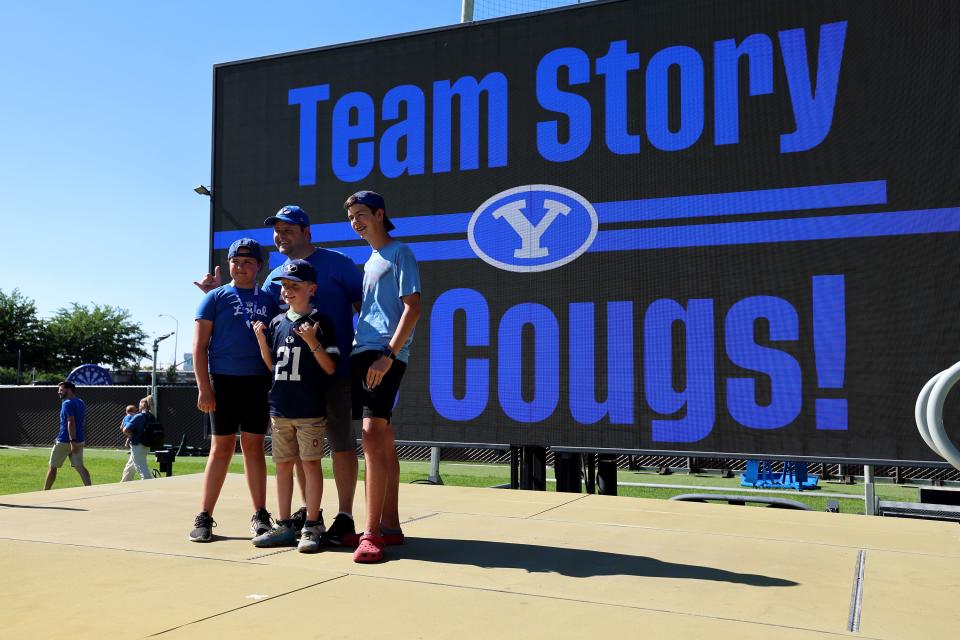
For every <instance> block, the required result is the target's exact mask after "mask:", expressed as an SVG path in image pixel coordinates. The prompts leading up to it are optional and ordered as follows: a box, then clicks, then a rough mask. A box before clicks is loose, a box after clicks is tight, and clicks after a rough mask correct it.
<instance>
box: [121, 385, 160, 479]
mask: <svg viewBox="0 0 960 640" xmlns="http://www.w3.org/2000/svg"><path fill="white" fill-rule="evenodd" d="M150 405H151V401H150V396H147V397H145V398H141V399H140V405H139V411H137V407H134V406H133V405H130V406H128V407H127V412H126V413H127V415H125V416H124V417H123V420H122V421H121V423H120V430H121V431H122V432H123V434H124V435H125V436H127V442H128V443H129V444H130V457H129V458H127V464H126V465H124V467H123V473H122V474H121V475H120V482H129V481H130V480H133V474H134V472H136V473H138V474H140V479H141V480H151V479H152V478H153V475H152V474H151V473H150V466H149V464H148V463H147V454H148V453H150V447H148V446H146V445H145V444H143V440H142V438H143V430H144V428H145V427H146V426H147V425H148V424H149V423H150V422H153V414H152V413H150V410H151V406H150Z"/></svg>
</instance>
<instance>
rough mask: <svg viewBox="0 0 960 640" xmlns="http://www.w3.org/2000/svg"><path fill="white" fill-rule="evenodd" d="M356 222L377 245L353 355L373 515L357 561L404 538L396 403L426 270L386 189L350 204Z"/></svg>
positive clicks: (361, 194)
mask: <svg viewBox="0 0 960 640" xmlns="http://www.w3.org/2000/svg"><path fill="white" fill-rule="evenodd" d="M343 208H344V209H346V210H347V219H348V220H349V221H350V224H351V226H352V227H353V230H354V231H356V232H357V234H358V235H359V236H360V237H361V238H363V239H364V240H366V241H367V243H368V244H369V245H370V248H371V249H372V251H371V253H370V258H369V259H368V260H367V262H366V264H365V265H364V266H363V302H362V304H361V306H360V317H359V320H358V321H357V333H356V335H355V336H354V339H353V350H352V353H351V356H350V377H351V381H352V398H353V417H354V418H356V419H360V418H362V419H363V456H364V460H365V461H366V493H367V522H366V526H365V527H364V533H363V535H362V536H360V541H359V545H358V546H357V549H356V551H355V552H354V554H353V560H354V562H378V561H380V560H382V559H383V549H384V546H385V545H387V544H403V531H402V530H401V529H400V514H399V510H398V499H399V491H400V460H399V458H397V448H396V439H395V433H394V427H393V425H392V424H391V421H390V419H391V417H392V415H393V405H394V402H395V401H396V398H397V392H398V391H399V390H400V381H401V380H402V379H403V373H404V371H405V370H406V367H407V359H408V358H409V356H410V343H411V342H412V341H413V333H414V328H415V327H416V324H417V320H418V319H419V318H420V272H419V270H418V268H417V261H416V258H414V256H413V252H412V251H411V250H410V248H409V247H408V246H407V245H405V244H403V243H402V242H400V241H398V240H394V239H393V238H391V237H390V231H391V230H392V229H393V228H394V227H393V223H391V222H390V220H389V218H387V212H386V205H385V204H384V201H383V198H382V197H381V196H380V194H378V193H375V192H373V191H358V192H357V193H355V194H353V195H352V196H350V197H349V198H347V201H346V202H345V203H344V204H343Z"/></svg>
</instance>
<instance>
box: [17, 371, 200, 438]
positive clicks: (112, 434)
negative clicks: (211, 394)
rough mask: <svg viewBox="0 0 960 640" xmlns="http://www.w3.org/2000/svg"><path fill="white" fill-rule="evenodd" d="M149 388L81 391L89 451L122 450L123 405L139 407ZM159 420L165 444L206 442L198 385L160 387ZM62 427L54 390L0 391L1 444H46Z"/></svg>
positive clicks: (105, 387)
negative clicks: (121, 421)
mask: <svg viewBox="0 0 960 640" xmlns="http://www.w3.org/2000/svg"><path fill="white" fill-rule="evenodd" d="M149 393H150V387H148V386H142V387H140V386H137V387H118V386H109V387H108V386H104V387H78V388H77V396H78V397H79V398H81V399H82V400H83V401H84V403H85V404H86V405H87V416H86V442H87V445H88V446H91V447H108V448H109V447H122V446H123V445H124V442H125V438H124V436H123V435H122V434H121V433H120V420H121V419H122V418H123V415H124V414H123V411H124V407H126V406H127V405H128V404H133V405H136V404H137V403H138V401H139V400H140V398H143V397H144V396H146V395H148V394H149ZM157 396H158V400H159V403H158V409H159V414H158V416H157V417H158V419H159V420H160V423H161V424H162V425H163V429H164V440H165V441H166V442H168V443H171V444H178V443H179V442H180V440H181V439H182V438H183V437H184V436H186V443H187V444H190V445H194V446H199V445H201V444H202V443H203V414H201V413H200V412H199V411H197V404H196V403H197V390H196V388H195V387H179V386H160V387H158V388H157ZM59 427H60V398H59V397H58V396H57V387H55V386H29V387H27V386H21V387H0V444H5V445H20V446H36V447H41V446H47V445H51V444H53V441H54V438H56V435H57V430H58V429H59Z"/></svg>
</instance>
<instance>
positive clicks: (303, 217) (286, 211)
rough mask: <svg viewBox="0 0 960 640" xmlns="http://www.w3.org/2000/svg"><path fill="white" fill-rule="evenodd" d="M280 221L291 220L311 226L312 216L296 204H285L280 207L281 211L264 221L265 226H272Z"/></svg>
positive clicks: (291, 222) (302, 225) (291, 221)
mask: <svg viewBox="0 0 960 640" xmlns="http://www.w3.org/2000/svg"><path fill="white" fill-rule="evenodd" d="M278 222H289V223H290V224H298V225H300V226H301V227H309V226H310V216H308V215H307V212H306V211H304V210H303V209H301V208H300V207H298V206H297V205H295V204H285V205H283V206H282V207H280V211H277V213H276V214H274V215H272V216H270V217H269V218H267V219H266V220H264V221H263V224H264V226H267V227H272V226H273V225H275V224H277V223H278Z"/></svg>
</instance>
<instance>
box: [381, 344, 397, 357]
mask: <svg viewBox="0 0 960 640" xmlns="http://www.w3.org/2000/svg"><path fill="white" fill-rule="evenodd" d="M380 355H382V356H386V357H388V358H390V359H391V360H396V359H397V356H396V355H394V353H393V349H391V348H390V345H385V346H384V347H383V349H381V350H380Z"/></svg>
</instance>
